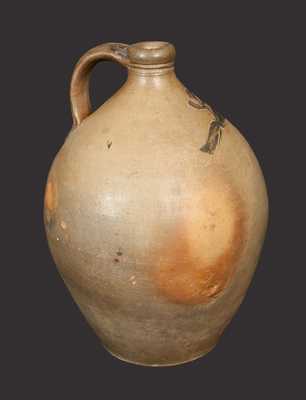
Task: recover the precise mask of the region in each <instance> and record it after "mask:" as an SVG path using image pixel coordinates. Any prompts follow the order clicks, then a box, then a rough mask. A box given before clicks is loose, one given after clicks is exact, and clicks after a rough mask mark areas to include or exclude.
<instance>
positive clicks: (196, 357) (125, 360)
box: [103, 343, 217, 367]
mask: <svg viewBox="0 0 306 400" xmlns="http://www.w3.org/2000/svg"><path fill="white" fill-rule="evenodd" d="M216 345H217V343H214V344H213V345H212V346H211V347H209V348H208V349H206V350H205V351H204V352H203V353H201V354H198V355H197V356H195V357H191V358H188V359H186V360H183V361H177V362H173V363H154V364H151V363H144V362H139V361H135V360H131V359H127V358H125V357H123V356H121V355H120V354H117V353H115V352H113V351H111V350H110V349H108V348H107V347H105V345H103V347H104V348H105V350H107V351H108V352H109V353H110V354H111V355H112V356H113V357H115V358H118V359H119V360H120V361H124V362H126V363H129V364H134V365H140V366H142V367H175V366H176V365H182V364H187V363H190V362H192V361H195V360H198V359H199V358H202V357H204V356H205V355H206V354H208V353H209V352H211V351H212V350H213V349H214V348H215V346H216Z"/></svg>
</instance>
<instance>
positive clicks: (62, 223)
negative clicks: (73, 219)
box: [61, 221, 67, 230]
mask: <svg viewBox="0 0 306 400" xmlns="http://www.w3.org/2000/svg"><path fill="white" fill-rule="evenodd" d="M61 228H62V229H63V230H66V229H67V224H66V222H65V221H61Z"/></svg>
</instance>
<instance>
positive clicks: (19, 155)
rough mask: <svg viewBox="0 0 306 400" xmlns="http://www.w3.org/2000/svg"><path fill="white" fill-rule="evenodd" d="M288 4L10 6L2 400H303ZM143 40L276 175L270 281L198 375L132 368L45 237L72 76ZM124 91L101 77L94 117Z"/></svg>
mask: <svg viewBox="0 0 306 400" xmlns="http://www.w3.org/2000/svg"><path fill="white" fill-rule="evenodd" d="M280 3H282V4H283V2H265V5H264V6H260V5H259V4H258V2H257V1H256V2H246V1H245V2H241V4H240V5H238V3H236V2H235V3H234V2H224V3H223V4H222V5H217V4H216V3H215V2H205V1H203V2H180V3H179V2H170V1H169V2H166V1H163V2H157V1H154V2H149V1H146V2H144V1H143V2H139V3H135V2H133V3H131V2H122V3H119V2H115V1H107V2H106V1H104V2H103V1H100V2H94V3H92V2H84V1H83V2H76V1H74V2H58V3H56V2H20V3H16V4H14V3H13V2H11V3H10V4H9V5H8V4H7V5H5V6H4V10H3V11H4V12H3V13H2V20H3V23H2V24H1V38H2V43H3V46H2V57H1V58H2V60H1V64H2V85H1V86H2V100H3V103H2V104H3V105H2V113H1V119H2V127H3V128H2V136H1V137H2V146H1V147H2V157H1V162H2V173H4V178H3V181H2V184H3V186H2V200H3V204H4V205H3V208H2V214H3V219H2V220H3V221H4V222H5V226H3V230H2V234H3V236H2V260H3V262H2V272H3V273H2V286H3V295H4V297H3V301H2V305H3V306H4V313H3V315H5V317H7V322H4V321H3V324H2V329H1V331H2V334H3V339H2V340H1V342H2V344H3V345H4V352H3V354H4V355H5V357H4V358H3V357H1V359H2V360H4V365H3V366H4V371H5V374H4V375H3V376H2V380H3V383H4V384H7V385H2V384H1V388H0V391H2V390H5V394H4V395H1V398H3V399H21V398H31V399H33V400H36V399H44V400H46V399H86V400H87V399H102V398H106V399H117V398H133V399H144V398H145V399H147V398H148V399H151V398H160V399H164V398H171V399H172V398H179V399H181V398H182V399H183V398H184V399H186V398H190V399H193V398H209V399H219V398H221V396H222V398H224V397H226V398H227V397H228V398H235V399H253V398H254V399H258V398H270V397H271V398H276V397H277V398H279V397H281V395H283V396H284V398H292V399H296V398H303V397H304V396H305V395H304V396H302V395H301V390H303V386H304V382H303V381H302V378H303V376H304V374H305V372H304V366H302V363H301V360H302V359H303V358H304V356H305V345H304V334H303V323H304V319H305V311H304V303H305V300H304V298H305V284H304V279H303V276H302V272H303V269H304V268H305V257H304V256H303V250H304V248H303V247H304V246H303V244H304V243H303V240H304V236H305V234H304V230H303V225H305V218H304V215H303V214H304V211H303V210H304V204H305V203H304V198H303V194H302V190H301V189H303V187H304V185H305V167H304V158H305V157H304V152H305V146H304V144H305V140H304V137H305V123H304V115H305V113H304V111H303V110H302V107H303V104H304V102H305V100H304V99H303V97H302V96H301V86H302V85H305V79H304V77H303V74H302V70H303V66H302V57H301V54H302V53H303V52H304V51H305V43H303V37H305V30H304V28H303V21H302V16H303V13H302V10H298V9H297V2H296V4H294V2H290V3H289V4H286V3H284V4H283V5H281V4H280ZM55 4H58V5H55ZM142 40H164V41H170V42H172V43H173V44H174V45H175V46H176V49H177V75H178V77H179V78H180V79H181V80H182V81H183V82H184V84H185V85H186V86H187V87H188V88H189V89H190V90H192V91H193V92H195V93H196V94H197V95H198V96H199V97H201V98H202V99H204V100H205V101H207V102H208V103H209V104H211V105H212V106H213V107H214V108H216V109H217V110H219V111H220V112H221V113H222V114H224V115H225V116H226V117H227V118H228V119H229V120H231V122H232V123H234V124H235V125H236V126H237V127H238V128H239V129H240V130H241V131H242V132H243V133H244V135H245V137H246V139H247V140H248V142H249V143H250V144H251V146H252V147H253V149H254V151H255V153H256V155H257V157H258V160H259V162H260V164H261V166H262V169H263V171H264V175H265V178H266V182H267V186H268V191H269V196H270V207H271V213H270V221H269V228H268V233H267V238H266V242H265V245H264V249H263V253H262V256H261V259H260V263H259V266H258V270H257V272H256V274H255V277H254V280H253V282H252V285H251V287H250V289H249V291H248V294H247V297H246V298H245V301H244V303H243V304H242V306H241V308H240V310H239V312H238V313H237V315H236V316H235V318H234V319H233V321H232V323H231V324H230V326H229V327H228V328H227V330H226V332H225V333H224V335H223V337H222V339H221V341H220V343H219V345H218V346H217V347H216V348H215V350H213V351H212V352H211V353H210V354H208V355H207V356H206V357H204V358H202V359H200V360H198V361H195V362H193V363H191V364H187V365H182V366H178V367H172V368H163V369H152V368H143V367H137V366H133V365H129V364H125V363H123V362H121V361H119V360H116V359H114V358H113V357H112V356H110V355H109V354H108V353H107V352H106V351H105V350H104V349H103V347H102V346H101V345H100V343H99V341H98V339H97V337H96V336H95V335H94V334H93V332H92V331H91V329H90V328H89V326H88V325H87V323H86V322H85V320H84V319H83V317H82V315H81V314H80V312H79V311H78V308H77V307H76V305H75V304H74V303H73V301H72V299H71V297H70V295H69V294H68V292H67V290H66V289H65V287H64V284H63V282H62V280H61V279H60V276H59V275H58V273H57V271H56V268H55V265H54V263H53V261H52V258H51V255H50V254H49V251H48V248H47V243H46V239H45V234H44V229H43V224H42V203H43V191H44V185H45V181H46V177H47V173H48V170H49V167H50V164H51V162H52V160H53V158H54V156H55V154H56V152H57V151H58V150H59V148H60V146H61V145H62V143H63V141H64V138H65V136H66V134H67V133H68V131H69V129H70V127H71V114H70V105H69V97H68V90H69V83H70V77H71V74H72V70H73V66H74V64H75V63H76V61H77V60H78V58H79V57H80V56H81V55H82V54H83V53H84V52H85V51H87V50H88V49H89V48H91V47H93V46H95V45H97V44H100V43H104V42H108V41H113V42H116V41H118V42H126V43H133V42H137V41H142ZM125 76H126V75H125V71H124V70H123V69H122V68H121V67H120V66H118V65H115V64H113V63H102V64H99V65H98V66H97V67H96V68H95V70H94V72H93V74H92V81H91V82H92V90H91V92H92V101H93V104H94V106H95V107H97V106H99V105H100V104H101V103H103V101H104V100H106V99H107V98H108V97H109V96H111V94H112V93H113V92H114V91H115V90H116V89H117V88H119V86H120V85H121V84H122V83H123V81H124V79H125ZM6 273H8V277H6ZM4 388H5V389H4ZM303 392H305V390H303ZM298 393H300V395H301V396H300V397H299V396H298Z"/></svg>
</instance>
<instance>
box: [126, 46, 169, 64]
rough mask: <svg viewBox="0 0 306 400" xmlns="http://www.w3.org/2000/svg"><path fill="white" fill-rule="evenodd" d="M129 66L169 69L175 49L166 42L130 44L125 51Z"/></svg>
mask: <svg viewBox="0 0 306 400" xmlns="http://www.w3.org/2000/svg"><path fill="white" fill-rule="evenodd" d="M127 53H128V58H129V66H131V67H135V68H164V67H170V66H172V65H173V64H174V60H175V47H174V46H173V45H172V44H171V43H168V42H162V41H146V42H138V43H135V44H132V45H130V46H129V47H128V49H127Z"/></svg>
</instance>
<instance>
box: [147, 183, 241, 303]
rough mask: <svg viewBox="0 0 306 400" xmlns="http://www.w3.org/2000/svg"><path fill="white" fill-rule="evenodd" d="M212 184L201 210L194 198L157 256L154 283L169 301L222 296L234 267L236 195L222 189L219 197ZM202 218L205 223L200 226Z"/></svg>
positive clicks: (238, 246)
mask: <svg viewBox="0 0 306 400" xmlns="http://www.w3.org/2000/svg"><path fill="white" fill-rule="evenodd" d="M215 179H216V177H215ZM218 181H219V179H217V184H213V183H212V182H208V184H207V187H206V190H204V191H203V193H202V194H201V196H199V200H200V204H201V203H202V207H203V210H201V209H200V208H199V201H197V200H195V205H194V207H193V208H194V209H192V205H189V207H191V211H190V208H189V210H188V212H187V214H186V216H185V218H183V221H181V223H180V224H179V225H178V226H177V227H176V228H175V229H174V234H173V236H172V238H171V239H170V240H169V242H168V243H167V245H166V247H165V248H164V249H163V250H162V252H161V254H159V260H160V261H159V262H158V264H157V265H158V267H157V268H156V270H155V274H154V279H155V282H156V283H157V286H158V288H159V291H160V293H161V294H162V295H163V296H164V297H166V298H167V299H168V300H170V301H171V302H174V303H182V304H206V303H208V302H209V301H211V300H212V299H213V298H215V297H216V296H217V295H218V294H220V293H221V292H222V290H223V289H224V288H225V287H226V285H227V284H228V283H229V281H230V279H231V277H232V276H233V273H234V271H235V269H236V266H237V261H238V260H239V258H240V256H241V253H242V250H243V245H244V241H245V236H246V226H245V225H246V221H245V219H246V218H245V214H244V209H243V204H242V201H241V198H240V197H239V195H238V194H237V193H236V192H234V190H233V189H232V188H230V187H228V190H227V192H226V194H225V195H223V196H222V193H219V191H220V190H218V183H220V182H218ZM222 190H223V192H224V185H222ZM203 219H204V221H205V220H208V221H206V224H205V222H204V225H203ZM213 221H214V222H213ZM207 228H208V229H207Z"/></svg>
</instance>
